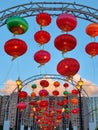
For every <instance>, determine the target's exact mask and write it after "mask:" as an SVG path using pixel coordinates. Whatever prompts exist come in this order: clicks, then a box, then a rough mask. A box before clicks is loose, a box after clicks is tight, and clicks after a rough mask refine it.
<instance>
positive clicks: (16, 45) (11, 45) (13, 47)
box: [4, 38, 27, 59]
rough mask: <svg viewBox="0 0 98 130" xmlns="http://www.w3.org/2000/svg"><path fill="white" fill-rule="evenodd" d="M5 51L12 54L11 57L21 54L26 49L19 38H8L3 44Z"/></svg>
mask: <svg viewBox="0 0 98 130" xmlns="http://www.w3.org/2000/svg"><path fill="white" fill-rule="evenodd" d="M4 50H5V52H6V53H7V54H8V55H10V56H13V59H15V58H17V57H18V56H21V55H23V54H24V53H25V52H26V51H27V45H26V43H25V42H24V41H23V40H21V39H17V38H14V39H10V40H8V41H7V42H6V43H5V45H4Z"/></svg>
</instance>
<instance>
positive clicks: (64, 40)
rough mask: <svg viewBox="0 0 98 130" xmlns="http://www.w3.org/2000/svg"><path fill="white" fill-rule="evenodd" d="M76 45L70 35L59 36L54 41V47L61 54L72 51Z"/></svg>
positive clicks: (75, 41) (74, 39)
mask: <svg viewBox="0 0 98 130" xmlns="http://www.w3.org/2000/svg"><path fill="white" fill-rule="evenodd" d="M76 44H77V40H76V38H75V37H74V36H72V35H70V34H62V35H59V36H57V37H56V38H55V40H54V45H55V47H56V48H57V49H58V50H59V51H61V52H62V53H65V52H67V51H71V50H73V49H74V48H75V47H76Z"/></svg>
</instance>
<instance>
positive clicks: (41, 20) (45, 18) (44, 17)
mask: <svg viewBox="0 0 98 130" xmlns="http://www.w3.org/2000/svg"><path fill="white" fill-rule="evenodd" d="M36 22H37V23H38V24H39V25H40V26H48V25H49V24H50V23H51V17H50V15H49V14H48V13H45V12H42V13H40V14H38V15H37V16H36Z"/></svg>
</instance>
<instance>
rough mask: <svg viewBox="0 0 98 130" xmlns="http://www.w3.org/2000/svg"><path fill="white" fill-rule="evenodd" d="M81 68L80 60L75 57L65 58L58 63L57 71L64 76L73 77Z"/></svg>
mask: <svg viewBox="0 0 98 130" xmlns="http://www.w3.org/2000/svg"><path fill="white" fill-rule="evenodd" d="M79 68H80V64H79V62H78V61H77V60H76V59H74V58H65V59H63V60H61V61H60V62H59V63H58V65H57V72H58V73H59V74H61V75H63V76H68V77H72V76H74V75H75V74H76V73H77V72H78V71H79Z"/></svg>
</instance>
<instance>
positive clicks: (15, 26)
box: [6, 16, 28, 35]
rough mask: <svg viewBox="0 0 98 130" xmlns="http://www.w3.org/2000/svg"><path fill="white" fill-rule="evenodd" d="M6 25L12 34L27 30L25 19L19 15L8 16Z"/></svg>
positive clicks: (22, 32)
mask: <svg viewBox="0 0 98 130" xmlns="http://www.w3.org/2000/svg"><path fill="white" fill-rule="evenodd" d="M6 24H7V27H8V29H9V31H10V32H12V33H13V34H18V35H21V34H24V33H25V32H26V31H27V30H28V23H27V21H26V20H25V19H24V18H22V17H20V16H12V17H10V18H9V19H8V20H7V22H6Z"/></svg>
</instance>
